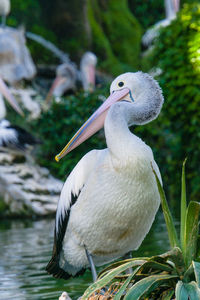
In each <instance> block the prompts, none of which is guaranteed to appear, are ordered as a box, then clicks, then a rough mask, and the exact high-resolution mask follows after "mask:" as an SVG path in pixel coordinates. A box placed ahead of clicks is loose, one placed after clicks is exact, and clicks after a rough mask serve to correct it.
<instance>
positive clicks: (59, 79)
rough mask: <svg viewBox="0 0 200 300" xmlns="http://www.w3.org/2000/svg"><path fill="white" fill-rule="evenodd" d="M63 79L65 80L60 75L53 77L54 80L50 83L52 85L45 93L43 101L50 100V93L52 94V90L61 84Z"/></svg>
mask: <svg viewBox="0 0 200 300" xmlns="http://www.w3.org/2000/svg"><path fill="white" fill-rule="evenodd" d="M65 80H66V78H64V77H61V76H57V77H56V78H55V80H54V82H53V84H52V86H51V88H50V90H49V92H48V94H47V96H46V100H45V101H46V102H47V103H48V102H49V101H50V99H51V97H52V95H53V92H54V90H55V89H56V88H57V87H58V86H59V85H61V84H62V83H63V82H65Z"/></svg>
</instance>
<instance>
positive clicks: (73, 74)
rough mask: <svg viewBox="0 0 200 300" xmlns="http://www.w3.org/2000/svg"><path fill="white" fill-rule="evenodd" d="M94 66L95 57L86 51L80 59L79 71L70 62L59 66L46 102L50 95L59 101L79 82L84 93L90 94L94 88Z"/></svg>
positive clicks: (47, 100) (95, 62)
mask: <svg viewBox="0 0 200 300" xmlns="http://www.w3.org/2000/svg"><path fill="white" fill-rule="evenodd" d="M96 64H97V57H96V55H95V54H94V53H92V52H89V51H88V52H86V53H85V54H84V55H83V56H82V58H81V62H80V71H78V70H77V68H76V65H75V64H74V63H72V62H68V63H63V64H61V65H59V66H58V67H57V69H56V79H55V80H54V82H53V84H52V86H51V88H50V90H49V93H48V95H47V97H46V102H49V100H50V99H51V97H52V95H53V96H54V97H55V98H56V99H58V100H59V98H60V97H61V96H62V95H63V94H64V93H65V92H67V91H69V90H75V89H76V85H77V82H81V84H82V86H83V89H84V91H90V92H92V91H93V90H94V88H95V67H96Z"/></svg>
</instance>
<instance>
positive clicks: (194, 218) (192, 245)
mask: <svg viewBox="0 0 200 300" xmlns="http://www.w3.org/2000/svg"><path fill="white" fill-rule="evenodd" d="M199 213H200V203H198V202H195V201H191V202H190V203H189V206H188V208H187V214H186V227H185V238H184V247H183V255H184V260H185V263H186V266H187V267H188V266H189V265H190V264H191V263H192V260H194V259H195V257H196V252H197V239H198V231H199Z"/></svg>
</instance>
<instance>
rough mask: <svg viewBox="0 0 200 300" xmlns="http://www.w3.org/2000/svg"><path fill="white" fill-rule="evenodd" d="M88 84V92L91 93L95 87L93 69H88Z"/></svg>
mask: <svg viewBox="0 0 200 300" xmlns="http://www.w3.org/2000/svg"><path fill="white" fill-rule="evenodd" d="M88 82H89V90H90V91H91V92H92V91H93V90H94V87H95V67H94V66H89V67H88Z"/></svg>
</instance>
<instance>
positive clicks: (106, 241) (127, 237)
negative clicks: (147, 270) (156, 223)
mask: <svg viewBox="0 0 200 300" xmlns="http://www.w3.org/2000/svg"><path fill="white" fill-rule="evenodd" d="M163 100H164V99H163V96H162V92H161V89H160V87H159V85H158V83H157V82H156V81H155V80H154V79H153V78H152V77H151V76H149V75H148V74H145V73H142V72H137V73H125V74H122V75H120V76H118V77H117V78H116V79H115V80H114V81H113V82H112V84H111V87H110V96H109V97H108V98H107V100H106V101H105V102H104V103H103V104H102V105H101V106H100V107H99V109H97V111H96V112H94V113H93V114H92V116H91V117H90V118H89V119H88V120H87V121H86V122H85V123H84V125H83V126H82V127H81V128H80V129H79V130H78V132H77V133H76V134H75V135H74V137H73V138H72V139H71V140H70V142H69V143H68V144H67V146H66V147H65V148H64V149H63V150H62V151H61V152H60V154H59V155H57V156H56V160H60V159H61V158H62V157H63V156H64V155H66V154H67V153H68V152H70V151H71V150H73V149H74V148H76V147H77V146H78V145H80V144H81V143H82V142H84V141H85V140H86V139H88V138H89V137H90V136H92V135H93V134H94V133H95V132H97V131H98V130H99V129H100V128H102V127H103V126H104V130H105V136H106V142H107V146H108V148H106V149H104V150H92V151H90V152H89V153H87V154H86V155H85V156H84V157H83V158H82V159H81V160H80V161H79V163H78V164H77V165H76V167H75V168H74V170H73V171H72V172H71V174H70V175H69V177H68V178H67V180H66V182H65V184H64V187H63V189H62V192H61V196H60V199H59V202H58V207H57V213H56V225H55V237H54V248H53V254H52V259H51V260H50V262H49V264H48V265H47V267H46V270H47V271H48V272H49V273H50V274H53V276H54V277H57V278H65V279H67V278H69V277H70V276H75V275H79V274H80V273H82V272H83V271H84V268H87V267H88V266H89V265H90V267H91V270H92V275H93V280H96V278H97V274H96V270H95V265H96V266H100V265H103V264H105V263H108V262H110V261H112V260H114V259H117V258H119V257H121V256H123V255H125V254H126V253H128V252H130V251H132V250H134V249H137V248H138V247H139V246H140V244H141V243H142V241H143V239H144V237H145V236H146V234H147V233H148V231H149V229H150V227H151V225H152V222H153V220H154V217H155V214H156V212H157V210H158V207H159V204H160V198H159V192H158V189H157V184H156V180H155V176H154V174H153V171H152V167H153V169H154V170H155V171H156V173H157V175H158V177H159V179H160V180H161V177H160V172H159V169H158V167H157V165H156V162H155V161H154V157H153V153H152V150H151V148H150V147H149V146H147V145H146V144H145V142H143V141H142V140H141V139H140V138H139V137H137V136H136V135H134V134H133V133H131V132H130V130H129V126H131V125H143V124H146V123H148V122H150V121H152V120H154V119H155V118H156V117H157V116H158V114H159V113H160V110H161V107H162V104H163Z"/></svg>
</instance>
